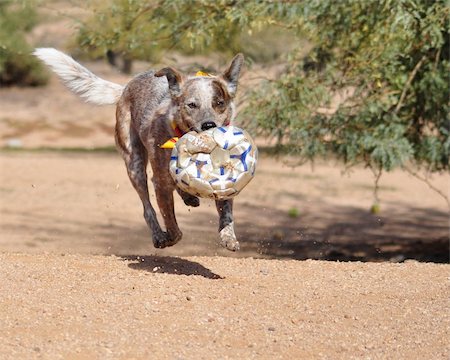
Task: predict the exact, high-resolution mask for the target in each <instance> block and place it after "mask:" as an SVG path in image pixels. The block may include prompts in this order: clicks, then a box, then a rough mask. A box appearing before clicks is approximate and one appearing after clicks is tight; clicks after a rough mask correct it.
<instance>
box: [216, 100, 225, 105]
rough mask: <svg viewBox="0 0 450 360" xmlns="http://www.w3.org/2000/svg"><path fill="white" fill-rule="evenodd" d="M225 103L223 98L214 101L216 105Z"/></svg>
mask: <svg viewBox="0 0 450 360" xmlns="http://www.w3.org/2000/svg"><path fill="white" fill-rule="evenodd" d="M224 104H225V101H223V100H217V101H216V105H217V106H223V105H224Z"/></svg>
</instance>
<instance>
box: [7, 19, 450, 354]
mask: <svg viewBox="0 0 450 360" xmlns="http://www.w3.org/2000/svg"><path fill="white" fill-rule="evenodd" d="M46 26H50V27H52V26H55V29H54V30H55V31H56V30H57V29H61V25H58V24H56V25H55V24H52V23H49V24H47V25H46ZM52 29H53V28H52ZM39 31H41V32H40V33H39ZM39 31H38V32H37V33H36V34H35V35H36V36H38V37H39V38H40V39H41V44H43V45H49V44H50V45H54V44H55V43H54V41H55V40H54V39H53V40H48V41H47V38H46V37H45V36H46V34H49V33H50V32H49V29H46V28H45V27H44V28H40V30H39ZM52 31H53V30H52ZM42 39H44V40H42ZM52 41H53V43H52ZM173 61H174V63H171V65H174V66H176V65H177V63H176V61H175V60H173ZM87 65H88V67H89V68H90V69H92V70H93V71H94V72H95V73H97V74H99V75H101V76H102V77H105V78H107V79H109V80H114V81H117V82H120V83H125V82H126V81H127V78H126V77H124V76H123V75H120V74H118V73H117V72H115V71H114V70H112V69H110V68H109V67H107V66H105V65H103V64H100V63H87ZM139 66H141V67H142V66H144V65H143V64H138V69H137V70H140V68H139ZM261 73H265V71H264V69H259V70H258V69H253V70H248V71H246V73H245V74H244V83H243V85H244V86H242V87H241V92H242V95H243V94H245V88H246V86H248V84H250V83H251V81H252V79H255V78H257V77H258V76H260V75H261ZM246 84H247V85H246ZM242 95H241V96H242ZM242 98H243V97H241V98H240V99H241V101H242ZM113 114H114V108H113V107H104V108H97V107H93V106H90V105H87V104H83V103H82V102H81V101H79V100H78V99H77V98H75V97H74V96H72V95H71V94H70V93H69V92H68V91H66V90H65V89H64V88H63V87H62V86H61V85H60V84H59V82H58V81H57V80H56V79H55V78H54V77H53V78H52V79H51V82H50V84H49V86H47V87H46V88H42V89H19V88H10V89H0V147H3V150H2V151H0V329H1V332H0V359H11V358H17V357H22V358H26V359H33V358H42V359H59V358H62V359H109V358H111V359H112V358H114V359H160V358H161V359H166V358H167V359H227V358H230V359H247V358H258V359H274V358H280V359H299V358H308V359H309V358H318V359H321V358H324V359H325V358H329V359H335V358H341V359H349V358H367V359H379V358H386V359H402V358H403V359H412V358H414V359H438V358H442V359H448V358H449V356H450V348H449V341H448V339H449V335H450V334H449V325H450V323H449V313H448V306H449V300H448V299H449V295H450V294H449V292H450V291H449V286H448V280H449V279H448V277H449V269H450V268H449V265H448V259H449V232H448V225H449V222H448V208H447V206H446V204H445V202H444V201H443V200H442V199H441V198H440V197H439V196H437V195H436V194H435V193H434V192H432V191H431V190H430V189H429V188H428V187H427V186H426V185H425V184H423V183H421V182H419V181H417V180H416V179H414V178H412V177H411V176H409V175H407V174H405V173H402V172H400V171H395V172H392V173H388V174H385V175H384V176H383V178H382V180H381V193H380V197H381V213H380V214H378V215H373V214H371V213H370V212H369V211H368V210H369V208H370V206H371V205H372V202H373V196H372V184H373V177H372V174H371V173H370V171H368V170H365V169H362V168H355V169H353V170H352V171H351V172H350V173H347V174H344V175H343V174H342V173H341V170H342V165H341V164H338V163H334V162H332V161H330V162H328V163H318V164H316V165H315V167H314V169H312V168H311V167H310V166H301V167H297V168H295V169H292V168H291V167H289V166H287V165H286V164H285V162H286V161H287V159H273V158H269V157H267V156H264V155H263V156H262V157H261V159H260V161H259V164H258V170H257V176H256V177H255V179H254V180H253V181H252V182H251V183H250V184H249V185H248V187H247V188H246V189H245V190H244V191H243V192H242V193H241V194H240V195H239V197H238V198H237V199H236V204H235V217H236V231H237V235H238V238H239V239H240V241H241V251H240V252H238V253H230V252H228V251H226V250H224V249H222V248H220V247H219V246H218V245H217V226H218V221H217V215H216V214H215V208H214V205H213V203H211V202H209V201H203V202H202V205H201V206H200V207H199V208H195V209H189V208H187V207H185V206H184V205H183V204H182V202H181V200H180V199H179V198H178V197H177V198H176V212H177V215H178V222H179V224H180V227H181V229H182V231H183V233H184V238H183V240H182V241H181V242H180V243H179V244H177V245H176V246H174V247H172V248H170V249H164V250H156V249H154V248H153V247H152V244H151V238H150V235H149V231H148V229H147V228H146V226H145V223H144V220H143V218H142V209H141V205H140V202H139V199H138V197H137V195H136V194H135V192H134V190H133V189H132V187H131V185H130V184H129V181H128V178H127V176H126V172H125V168H124V165H123V163H122V160H121V159H120V158H119V156H118V155H117V154H116V153H115V152H111V151H104V152H82V151H79V150H80V149H98V148H103V147H105V148H107V149H109V148H111V147H112V146H113V143H114V141H113V136H112V134H113V126H114V120H113ZM8 146H10V147H11V146H12V147H19V148H20V149H21V150H19V151H12V150H6V149H5V147H8ZM37 148H38V149H39V148H41V149H42V148H53V149H55V148H73V149H74V150H77V151H71V152H66V151H54V150H53V151H42V150H39V151H36V150H30V149H37ZM23 149H29V150H28V151H24V150H23ZM432 182H433V184H434V185H435V186H436V187H438V188H439V189H441V190H442V191H444V192H446V193H447V192H448V185H449V176H448V174H443V175H435V176H434V177H433V178H432ZM152 199H153V200H154V195H153V194H152ZM311 259H315V260H311Z"/></svg>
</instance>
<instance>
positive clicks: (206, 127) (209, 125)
mask: <svg viewBox="0 0 450 360" xmlns="http://www.w3.org/2000/svg"><path fill="white" fill-rule="evenodd" d="M215 127H217V125H216V123H215V122H214V121H207V122H204V123H203V124H202V126H201V129H202V131H206V130H209V129H212V128H215Z"/></svg>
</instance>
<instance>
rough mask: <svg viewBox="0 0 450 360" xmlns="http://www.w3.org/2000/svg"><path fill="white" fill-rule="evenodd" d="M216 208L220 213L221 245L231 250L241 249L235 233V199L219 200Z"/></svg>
mask: <svg viewBox="0 0 450 360" xmlns="http://www.w3.org/2000/svg"><path fill="white" fill-rule="evenodd" d="M216 208H217V212H218V213H219V236H220V245H222V246H223V247H224V248H226V249H228V250H231V251H237V250H239V242H238V241H237V240H236V235H235V233H234V224H233V200H217V201H216Z"/></svg>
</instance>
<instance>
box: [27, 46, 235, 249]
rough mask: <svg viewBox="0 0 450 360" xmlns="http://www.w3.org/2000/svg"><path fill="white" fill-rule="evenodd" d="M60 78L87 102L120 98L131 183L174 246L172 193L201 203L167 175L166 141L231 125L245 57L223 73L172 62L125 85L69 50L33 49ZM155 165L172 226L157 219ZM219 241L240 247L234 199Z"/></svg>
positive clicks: (162, 238)
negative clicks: (186, 71) (199, 72)
mask: <svg viewBox="0 0 450 360" xmlns="http://www.w3.org/2000/svg"><path fill="white" fill-rule="evenodd" d="M33 54H34V55H35V56H37V57H38V58H39V59H41V60H42V61H44V62H45V63H46V64H47V65H48V66H50V68H51V69H52V70H53V71H54V72H55V73H56V74H57V75H58V76H59V77H60V78H61V80H62V81H63V83H64V84H65V85H66V86H67V87H68V88H69V89H70V90H71V91H72V92H74V93H75V94H77V95H79V96H81V97H82V98H83V99H84V100H86V101H87V102H90V103H93V104H97V105H106V104H117V107H116V128H115V140H116V145H117V149H118V151H119V152H120V154H121V155H122V157H123V159H124V161H125V165H126V168H127V171H128V176H129V178H130V180H131V183H132V185H133V187H134V188H135V190H136V192H137V193H138V195H139V197H140V199H141V201H142V205H143V207H144V218H145V221H146V222H147V225H148V227H149V228H150V231H151V234H152V239H153V244H154V246H155V247H156V248H165V247H167V246H172V245H175V244H176V243H177V242H178V241H180V240H181V238H182V232H181V231H180V229H179V227H178V224H177V220H176V218H175V212H174V198H173V192H174V190H177V192H178V194H179V195H180V196H181V198H182V199H183V200H184V203H185V204H186V205H188V206H194V207H196V206H199V204H200V201H199V199H198V198H197V197H195V196H192V195H190V194H187V193H185V192H183V191H181V190H180V189H178V188H177V187H176V186H175V183H174V181H173V180H172V177H171V176H170V174H169V161H170V155H171V152H170V151H169V150H166V149H161V148H160V146H161V145H162V144H163V143H164V142H166V141H167V140H168V139H170V138H172V137H174V136H182V135H183V134H184V133H186V132H189V131H196V132H201V131H204V130H207V129H210V128H213V127H216V126H222V125H224V126H226V125H228V124H230V122H231V121H232V120H233V119H234V117H235V105H234V103H233V99H234V97H235V95H236V90H237V87H238V79H239V74H240V71H241V68H242V64H243V61H244V57H243V55H242V54H238V55H236V56H235V57H234V58H233V60H232V61H231V64H230V65H229V67H228V69H227V70H225V71H224V72H223V73H222V74H221V75H218V76H186V75H183V74H181V73H180V72H179V71H177V70H176V69H174V68H171V67H166V68H163V69H161V70H159V71H156V72H155V71H153V70H150V71H147V72H144V73H141V74H139V75H137V76H136V77H134V78H133V79H132V80H131V81H130V82H129V83H128V84H127V85H125V86H122V85H119V84H115V83H112V82H109V81H106V80H103V79H101V78H99V77H97V76H96V75H94V74H93V73H92V72H90V71H89V70H88V69H86V68H85V67H83V66H82V65H80V64H79V63H77V62H76V61H75V60H73V59H72V58H71V57H70V56H67V55H65V54H64V53H62V52H60V51H58V50H56V49H52V48H39V49H36V50H35V52H34V53H33ZM148 162H150V165H151V167H152V170H153V178H152V182H153V186H154V188H155V194H156V200H157V203H158V206H159V209H160V212H161V215H162V217H163V219H164V224H165V227H166V231H163V230H162V229H161V226H160V224H159V222H158V220H157V218H156V213H155V210H154V208H153V206H152V204H151V202H150V197H149V193H148V183H147V171H146V170H147V164H148ZM216 208H217V211H218V213H219V237H220V244H221V245H222V246H223V247H225V248H227V249H229V250H232V251H236V250H239V242H238V241H237V240H236V235H235V232H234V223H233V213H232V208H233V201H232V200H223V201H216Z"/></svg>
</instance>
